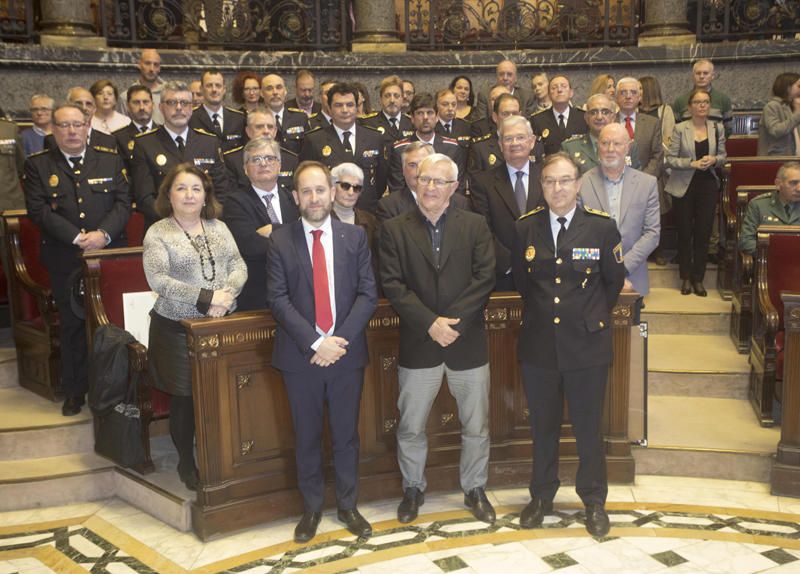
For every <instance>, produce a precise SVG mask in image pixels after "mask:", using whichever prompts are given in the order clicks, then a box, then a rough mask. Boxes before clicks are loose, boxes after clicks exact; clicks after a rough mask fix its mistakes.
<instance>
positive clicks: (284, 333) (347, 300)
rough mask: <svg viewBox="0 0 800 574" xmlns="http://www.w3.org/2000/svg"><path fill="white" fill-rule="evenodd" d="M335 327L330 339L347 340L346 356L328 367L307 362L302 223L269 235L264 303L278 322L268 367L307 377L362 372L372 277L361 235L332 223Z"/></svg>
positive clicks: (309, 292) (373, 296)
mask: <svg viewBox="0 0 800 574" xmlns="http://www.w3.org/2000/svg"><path fill="white" fill-rule="evenodd" d="M331 228H332V230H333V268H334V270H333V276H334V292H335V301H336V325H335V327H334V331H333V334H334V335H335V336H337V337H343V338H344V339H347V341H349V343H350V344H349V346H348V347H347V353H346V354H345V355H344V357H342V358H341V359H339V360H338V361H337V362H336V363H334V364H333V365H331V366H330V367H318V366H316V365H312V364H311V363H310V362H309V361H310V360H311V357H312V356H313V355H314V351H313V350H312V349H311V345H312V343H314V341H316V340H317V339H318V338H319V334H318V333H317V331H316V328H315V326H314V325H315V312H314V275H313V271H312V267H311V257H310V256H309V254H308V246H307V243H306V238H305V237H304V236H303V222H302V219H298V220H296V221H293V222H292V223H289V224H286V225H283V226H281V227H280V228H278V229H276V230H274V231H273V232H272V235H271V236H270V240H269V243H268V244H267V299H268V300H269V305H270V309H271V310H272V315H273V317H275V321H276V322H277V323H278V329H277V333H276V335H275V344H274V346H273V350H272V366H274V367H275V368H276V369H280V370H281V371H288V372H296V373H303V372H307V373H308V374H309V375H312V376H323V375H325V374H331V375H333V374H335V372H338V371H344V370H352V369H359V368H363V367H364V366H365V365H366V364H367V362H368V361H369V355H368V353H367V338H366V327H367V324H368V323H369V320H370V318H371V317H372V314H373V313H374V312H375V308H376V307H377V305H378V294H377V290H376V287H375V277H374V276H373V272H372V264H371V261H370V251H369V245H368V244H367V235H366V233H365V232H364V230H363V229H362V228H361V227H359V226H357V225H350V224H347V223H342V222H341V221H337V220H335V219H334V220H332V221H331Z"/></svg>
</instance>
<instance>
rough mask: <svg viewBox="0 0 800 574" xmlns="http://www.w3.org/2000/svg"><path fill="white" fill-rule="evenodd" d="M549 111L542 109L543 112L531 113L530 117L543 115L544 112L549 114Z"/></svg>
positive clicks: (548, 109)
mask: <svg viewBox="0 0 800 574" xmlns="http://www.w3.org/2000/svg"><path fill="white" fill-rule="evenodd" d="M549 111H550V108H545V109H543V110H539V111H538V112H533V113H532V114H531V116H538V115H539V114H543V113H545V112H549Z"/></svg>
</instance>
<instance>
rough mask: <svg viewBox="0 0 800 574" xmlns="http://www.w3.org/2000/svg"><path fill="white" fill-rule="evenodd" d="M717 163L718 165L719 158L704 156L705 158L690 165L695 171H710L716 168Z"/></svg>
mask: <svg viewBox="0 0 800 574" xmlns="http://www.w3.org/2000/svg"><path fill="white" fill-rule="evenodd" d="M715 163H717V156H715V155H704V156H703V157H701V158H699V159H696V160H694V161H693V162H692V163H691V164H689V165H691V166H692V167H693V168H695V169H708V168H710V167H714V164H715Z"/></svg>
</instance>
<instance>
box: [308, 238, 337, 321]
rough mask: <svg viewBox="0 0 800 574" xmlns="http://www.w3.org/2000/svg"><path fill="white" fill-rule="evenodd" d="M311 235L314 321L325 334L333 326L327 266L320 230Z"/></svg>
mask: <svg viewBox="0 0 800 574" xmlns="http://www.w3.org/2000/svg"><path fill="white" fill-rule="evenodd" d="M311 235H313V236H314V246H313V248H312V250H311V252H312V254H313V255H312V258H311V259H312V261H311V265H312V267H313V268H314V309H315V310H316V311H315V315H316V317H315V319H316V321H317V326H318V327H319V328H320V329H321V330H322V331H323V332H325V333H327V332H328V331H330V330H331V327H332V326H333V313H331V293H330V291H328V266H327V265H326V264H325V248H324V247H322V239H321V235H322V230H321V229H315V230H314V231H312V232H311Z"/></svg>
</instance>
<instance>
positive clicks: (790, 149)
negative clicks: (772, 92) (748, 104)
mask: <svg viewBox="0 0 800 574" xmlns="http://www.w3.org/2000/svg"><path fill="white" fill-rule="evenodd" d="M798 125H800V112H793V111H792V108H791V107H790V106H788V105H787V104H786V103H784V102H783V100H781V99H780V98H772V99H771V100H770V101H769V102H767V105H765V106H764V111H763V112H761V121H760V122H759V123H758V155H797V149H796V144H795V139H794V130H795V129H797V126H798Z"/></svg>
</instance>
